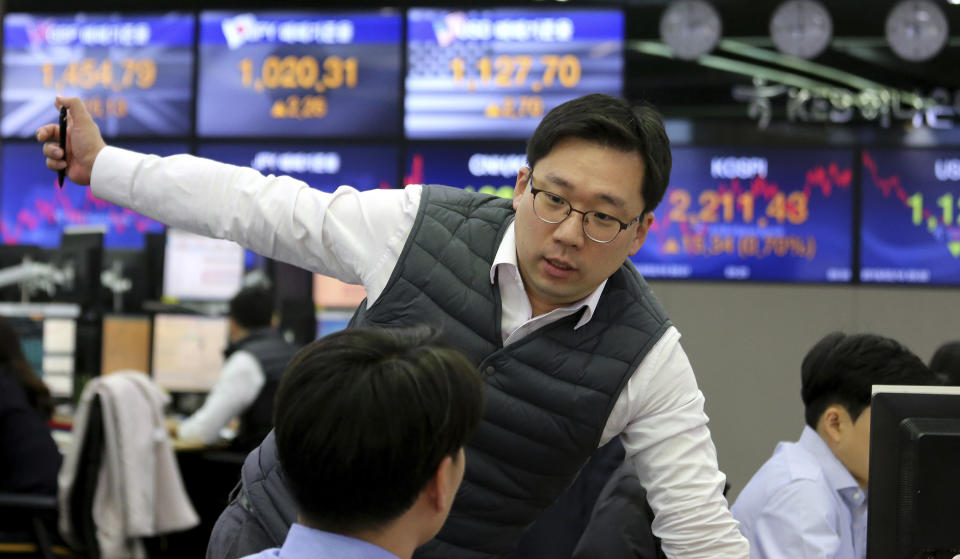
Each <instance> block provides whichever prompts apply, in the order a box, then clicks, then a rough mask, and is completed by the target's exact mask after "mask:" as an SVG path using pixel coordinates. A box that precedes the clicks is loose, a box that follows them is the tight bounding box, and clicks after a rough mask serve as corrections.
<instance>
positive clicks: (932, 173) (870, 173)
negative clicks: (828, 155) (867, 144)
mask: <svg viewBox="0 0 960 559" xmlns="http://www.w3.org/2000/svg"><path fill="white" fill-rule="evenodd" d="M861 158H862V162H863V171H862V173H861V176H862V181H861V186H860V193H861V194H860V196H861V222H860V223H861V227H860V281H862V282H866V283H932V284H954V285H956V284H960V157H958V155H957V151H956V150H953V151H945V150H942V151H935V150H886V149H865V150H863V152H862V153H861Z"/></svg>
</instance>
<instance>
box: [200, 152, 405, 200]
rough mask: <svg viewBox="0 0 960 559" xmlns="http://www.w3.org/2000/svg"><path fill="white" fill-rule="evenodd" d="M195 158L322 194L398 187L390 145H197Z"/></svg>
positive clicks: (394, 160) (396, 155)
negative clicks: (291, 182)
mask: <svg viewBox="0 0 960 559" xmlns="http://www.w3.org/2000/svg"><path fill="white" fill-rule="evenodd" d="M197 155H199V156H200V157H206V158H209V159H214V160H216V161H221V162H223V163H230V164H232V165H241V166H244V167H252V168H254V169H256V170H258V171H260V172H261V173H263V174H264V175H278V176H279V175H287V176H290V177H293V178H296V179H299V180H302V181H303V182H305V183H307V184H309V185H310V186H311V187H312V188H315V189H317V190H322V191H324V192H333V191H334V190H336V189H337V187H339V186H340V185H344V184H346V185H350V186H352V187H354V188H356V189H357V190H371V189H375V188H395V187H396V185H397V174H398V173H397V172H398V163H399V162H398V159H397V158H398V153H397V148H395V147H393V146H386V145H368V144H365V145H362V146H361V145H353V144H334V143H331V144H323V143H320V144H318V143H316V142H304V143H300V144H297V143H276V142H270V143H269V144H259V145H254V144H246V143H244V144H237V143H226V142H223V143H220V142H218V143H203V144H200V145H199V146H198V148H197Z"/></svg>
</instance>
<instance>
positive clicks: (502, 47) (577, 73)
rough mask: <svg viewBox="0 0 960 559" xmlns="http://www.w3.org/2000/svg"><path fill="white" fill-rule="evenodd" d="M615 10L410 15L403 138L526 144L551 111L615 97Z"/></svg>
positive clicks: (618, 80)
mask: <svg viewBox="0 0 960 559" xmlns="http://www.w3.org/2000/svg"><path fill="white" fill-rule="evenodd" d="M623 37H624V19H623V14H622V13H621V12H620V11H619V10H560V9H546V8H538V9H535V10H534V9H512V8H503V9H488V10H466V11H459V10H446V9H434V8H411V9H410V10H408V11H407V75H406V98H405V100H404V103H405V109H406V110H405V117H404V122H405V128H406V135H407V137H408V138H414V139H443V138H489V139H498V138H503V139H506V138H526V137H527V136H529V135H530V134H531V133H532V132H533V130H534V128H536V125H537V124H538V123H539V122H540V119H541V117H543V115H544V114H546V113H547V111H549V110H550V109H552V108H554V107H556V106H557V105H559V104H561V103H563V102H565V101H569V100H570V99H573V98H576V97H580V96H581V95H584V94H587V93H608V94H611V95H620V93H621V90H622V87H623Z"/></svg>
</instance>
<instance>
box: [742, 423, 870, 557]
mask: <svg viewBox="0 0 960 559" xmlns="http://www.w3.org/2000/svg"><path fill="white" fill-rule="evenodd" d="M730 511H731V512H732V513H733V516H734V518H736V519H737V520H739V521H740V531H741V532H742V533H743V535H744V536H745V537H746V538H747V540H748V541H749V542H750V557H751V559H864V558H865V557H866V556H867V495H866V493H865V492H864V491H863V490H862V489H860V486H859V485H857V482H856V480H855V479H854V478H853V475H851V474H850V471H849V470H847V468H846V467H845V466H844V465H843V463H841V462H840V460H839V459H837V457H836V456H835V455H834V454H833V452H832V451H831V450H830V447H828V446H827V443H826V442H824V440H823V439H822V438H820V435H818V434H817V432H816V431H814V430H813V429H811V428H810V427H809V426H807V427H804V429H803V434H802V435H801V436H800V440H799V441H797V442H795V443H786V442H783V443H780V444H778V445H777V449H776V450H775V451H774V453H773V456H772V457H771V458H770V459H769V460H767V462H766V463H765V464H764V465H763V466H762V467H761V468H760V469H759V470H758V471H757V473H756V474H754V475H753V478H752V479H751V480H750V481H749V483H747V486H746V487H744V488H743V491H741V492H740V496H739V497H738V498H737V502H736V503H734V505H733V507H731V509H730Z"/></svg>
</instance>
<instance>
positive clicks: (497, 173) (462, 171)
mask: <svg viewBox="0 0 960 559" xmlns="http://www.w3.org/2000/svg"><path fill="white" fill-rule="evenodd" d="M526 164H527V156H526V148H525V146H524V144H523V143H522V142H497V143H476V142H474V143H471V144H451V143H442V144H440V143H428V142H411V143H410V144H409V145H408V147H407V161H406V173H405V174H404V177H403V183H404V185H408V184H443V185H446V186H455V187H457V188H465V189H467V190H471V191H475V192H483V193H484V194H492V195H494V196H500V197H503V198H512V197H513V189H514V187H515V186H516V183H517V172H519V171H520V168H521V167H523V166H524V165H526Z"/></svg>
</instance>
